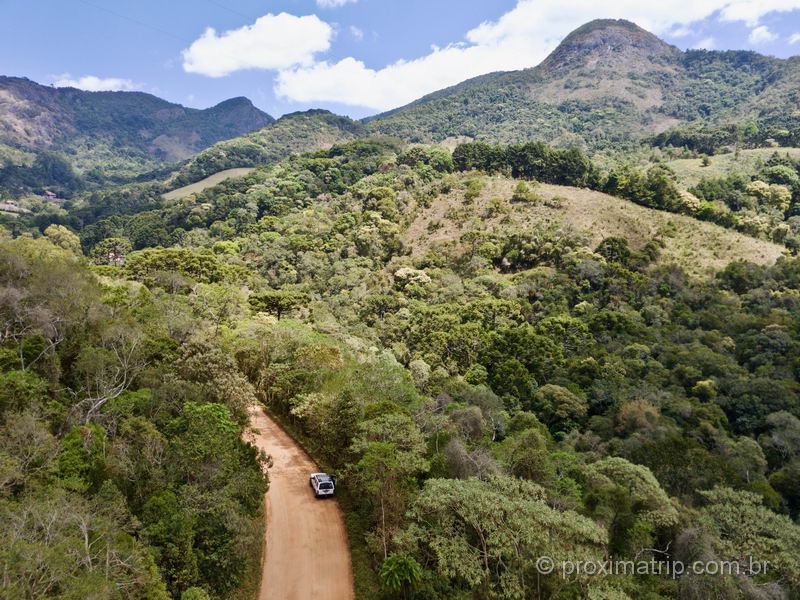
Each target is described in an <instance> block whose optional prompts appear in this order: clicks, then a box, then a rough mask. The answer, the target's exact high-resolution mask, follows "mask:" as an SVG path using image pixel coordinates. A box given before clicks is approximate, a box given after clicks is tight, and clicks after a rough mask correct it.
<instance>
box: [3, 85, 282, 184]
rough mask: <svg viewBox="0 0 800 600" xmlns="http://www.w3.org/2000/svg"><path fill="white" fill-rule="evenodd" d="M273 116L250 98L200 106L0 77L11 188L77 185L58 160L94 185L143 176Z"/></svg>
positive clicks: (5, 171) (5, 175)
mask: <svg viewBox="0 0 800 600" xmlns="http://www.w3.org/2000/svg"><path fill="white" fill-rule="evenodd" d="M272 121H273V119H272V117H270V116H269V115H267V114H265V113H263V112H261V111H260V110H258V109H257V108H256V107H254V106H253V105H252V103H251V102H250V101H249V100H247V99H246V98H232V99H230V100H226V101H225V102H222V103H220V104H218V105H217V106H214V107H212V108H208V109H206V110H197V109H192V108H186V107H183V106H180V105H178V104H173V103H170V102H167V101H166V100H162V99H160V98H157V97H155V96H152V95H150V94H145V93H141V92H85V91H82V90H78V89H74V88H53V87H49V86H43V85H39V84H37V83H34V82H33V81H30V80H28V79H21V78H15V77H0V160H2V161H3V162H5V163H6V164H5V165H2V171H0V183H2V185H4V186H5V187H8V188H10V189H14V188H15V186H19V187H35V186H36V184H37V182H38V184H39V185H41V186H48V185H49V186H55V187H66V188H69V187H71V186H76V185H77V184H76V183H75V182H72V181H65V180H64V176H63V174H61V173H58V172H56V173H54V172H52V171H53V169H54V166H55V167H59V168H61V170H62V171H67V170H68V169H69V168H70V167H71V169H74V170H75V172H76V173H75V175H78V176H81V177H83V178H86V179H87V180H89V181H90V182H91V181H93V182H95V183H98V182H104V181H107V180H109V179H111V180H113V178H114V177H122V176H132V175H136V174H141V173H144V172H146V171H150V170H153V169H157V168H163V167H164V166H165V164H168V163H175V162H178V161H180V160H184V159H186V158H189V157H190V156H192V155H194V154H196V153H197V152H199V151H200V150H202V149H204V148H206V147H208V146H210V145H212V144H214V143H215V142H218V141H220V140H223V139H228V138H233V137H236V136H239V135H242V134H244V133H248V132H250V131H253V130H255V129H259V128H261V127H263V126H265V125H267V124H269V123H271V122H272ZM37 161H38V162H37ZM62 163H63V164H62ZM0 164H1V163H0ZM12 165H17V166H18V167H19V168H17V169H16V170H13V169H12V168H11V167H12ZM48 165H50V172H48ZM24 167H29V169H28V170H27V171H26V170H25V169H24ZM30 167H32V169H30Z"/></svg>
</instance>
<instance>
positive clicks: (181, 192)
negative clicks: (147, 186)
mask: <svg viewBox="0 0 800 600" xmlns="http://www.w3.org/2000/svg"><path fill="white" fill-rule="evenodd" d="M253 169H255V167H244V168H241V169H225V170H224V171H220V172H219V173H214V174H213V175H209V176H208V177H206V178H205V179H201V180H200V181H198V182H197V183H191V184H189V185H185V186H183V187H180V188H178V189H176V190H172V191H171V192H167V193H166V194H164V196H163V197H164V200H180V199H181V198H185V197H187V196H191V195H192V194H199V193H200V192H202V191H203V190H205V189H208V188H210V187H214V186H215V185H217V184H219V183H222V182H223V181H225V180H226V179H233V178H236V177H244V176H245V175H247V174H248V173H252V172H253Z"/></svg>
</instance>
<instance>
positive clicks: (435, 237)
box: [404, 177, 786, 276]
mask: <svg viewBox="0 0 800 600" xmlns="http://www.w3.org/2000/svg"><path fill="white" fill-rule="evenodd" d="M466 178H469V177H466ZM482 181H483V183H484V185H485V187H484V189H483V191H482V192H481V193H480V195H479V197H478V198H477V199H475V200H474V203H473V204H472V205H469V206H465V205H464V190H463V189H462V188H456V189H454V190H453V191H452V192H450V193H448V194H445V195H442V196H439V197H438V198H436V199H435V200H434V201H433V203H432V204H431V206H430V207H429V208H425V209H421V210H420V212H419V214H418V215H417V217H416V219H415V220H414V221H413V222H412V223H411V225H410V226H409V228H408V229H407V230H406V232H405V235H404V241H405V242H406V243H407V244H408V245H409V246H410V247H411V248H412V252H413V253H414V254H416V255H419V254H423V253H424V252H425V251H426V250H427V249H428V248H430V247H431V245H432V244H434V243H436V242H441V241H448V240H456V239H459V238H460V237H461V236H462V235H463V234H464V233H466V232H467V231H471V230H476V231H497V232H511V231H524V230H525V229H526V228H528V227H531V226H532V225H534V224H535V223H543V224H556V225H558V226H561V227H569V228H571V229H572V230H574V231H576V232H579V233H581V234H583V235H584V236H585V238H586V240H587V244H586V245H587V246H588V247H589V248H591V249H594V248H596V247H597V245H598V244H599V243H600V242H601V241H602V240H603V239H604V238H606V237H611V236H619V237H624V238H626V239H627V240H628V243H629V244H630V246H631V248H632V249H634V250H639V249H640V248H641V247H642V246H644V244H646V243H647V242H648V241H650V240H651V239H653V238H654V237H659V238H661V239H663V240H664V242H665V244H666V246H665V248H664V249H663V251H662V255H661V258H660V259H659V260H660V261H661V262H665V263H677V264H678V265H680V266H681V267H682V268H683V269H684V270H685V271H686V272H687V273H689V274H691V275H694V276H701V275H706V274H708V273H710V272H713V271H716V270H719V269H721V268H723V267H724V266H725V265H727V264H728V263H729V262H731V261H732V260H736V259H746V260H749V261H752V262H755V263H761V264H769V263H772V262H774V261H775V260H776V259H777V258H778V257H780V256H782V255H783V254H784V252H785V251H786V248H785V247H783V246H781V245H778V244H773V243H772V242H768V241H765V240H760V239H756V238H753V237H749V236H746V235H743V234H741V233H738V232H736V231H733V230H730V229H725V228H723V227H720V226H718V225H714V224H713V223H707V222H704V221H698V220H696V219H693V218H691V217H688V216H684V215H677V214H673V213H668V212H663V211H658V210H653V209H648V208H645V207H643V206H639V205H638V204H634V203H633V202H629V201H627V200H622V199H620V198H615V197H613V196H609V195H607V194H602V193H600V192H593V191H591V190H586V189H578V188H571V187H563V186H555V185H539V186H537V187H536V188H535V191H536V193H537V194H538V195H539V196H540V198H541V201H539V202H536V203H524V204H522V203H511V202H510V201H509V199H510V198H511V196H512V194H513V190H514V187H515V186H516V185H517V183H518V182H517V181H514V180H512V179H507V178H504V177H484V178H482ZM553 198H559V200H557V201H555V202H554V201H553ZM493 199H499V200H500V201H501V202H500V205H501V207H502V212H501V213H499V214H494V215H492V216H490V213H491V211H490V210H489V207H490V204H491V203H492V201H493ZM495 204H497V203H495ZM548 205H550V206H548Z"/></svg>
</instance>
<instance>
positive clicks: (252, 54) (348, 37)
mask: <svg viewBox="0 0 800 600" xmlns="http://www.w3.org/2000/svg"><path fill="white" fill-rule="evenodd" d="M596 18H624V19H628V20H631V21H633V22H635V23H637V24H638V25H640V26H642V27H644V28H645V29H648V30H649V31H652V32H653V33H655V34H657V35H658V36H659V37H661V38H662V39H664V40H666V41H667V42H669V43H671V44H674V45H675V46H678V47H679V48H682V49H689V48H705V49H708V50H732V49H736V50H739V49H743V50H755V51H757V52H760V53H762V54H768V55H772V56H777V57H780V58H786V57H789V56H794V55H798V54H800V0H690V1H687V0H659V1H658V2H642V1H641V0H606V1H605V2H598V1H597V0H491V1H487V0H460V1H456V0H0V74H2V75H9V76H18V77H27V78H29V79H32V80H34V81H37V82H39V83H42V84H46V85H55V86H57V87H66V86H72V87H78V88H81V89H86V90H91V91H98V90H137V91H144V92H148V93H151V94H155V95H157V96H160V97H162V98H165V99H167V100H169V101H171V102H176V103H179V104H183V105H185V106H191V107H194V108H206V107H209V106H213V105H215V104H217V103H219V102H221V101H223V100H226V99H228V98H232V97H236V96H246V97H248V98H250V100H252V101H253V103H254V104H255V105H256V106H258V107H259V108H261V109H262V110H264V111H266V112H268V113H269V114H271V115H273V116H275V117H278V116H280V115H283V114H286V113H289V112H294V111H298V110H306V109H309V108H327V109H329V110H332V111H333V112H336V113H339V114H346V115H349V116H351V117H354V118H359V117H364V116H367V115H371V114H376V113H379V112H382V111H385V110H388V109H391V108H395V107H398V106H402V105H404V104H407V103H408V102H411V101H413V100H415V99H417V98H419V97H421V96H423V95H425V94H427V93H430V92H433V91H436V90H438V89H442V88H444V87H447V86H450V85H454V84H456V83H459V82H460V81H463V80H465V79H469V78H470V77H475V76H477V75H481V74H484V73H489V72H493V71H506V70H515V69H522V68H527V67H532V66H535V65H537V64H538V63H539V62H541V61H542V60H543V59H544V58H545V57H546V56H547V54H548V53H549V52H551V51H552V50H553V49H554V48H555V47H556V46H557V45H558V43H559V42H560V41H561V39H563V37H564V36H566V35H567V34H568V33H569V32H570V31H572V30H573V29H575V28H577V27H579V26H580V25H582V24H583V23H585V22H587V21H590V20H592V19H596Z"/></svg>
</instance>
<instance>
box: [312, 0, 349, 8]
mask: <svg viewBox="0 0 800 600" xmlns="http://www.w3.org/2000/svg"><path fill="white" fill-rule="evenodd" d="M356 2H358V0H317V6H319V7H320V8H339V7H340V6H344V5H345V4H351V3H356Z"/></svg>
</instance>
